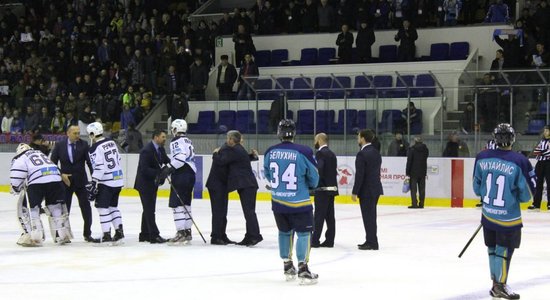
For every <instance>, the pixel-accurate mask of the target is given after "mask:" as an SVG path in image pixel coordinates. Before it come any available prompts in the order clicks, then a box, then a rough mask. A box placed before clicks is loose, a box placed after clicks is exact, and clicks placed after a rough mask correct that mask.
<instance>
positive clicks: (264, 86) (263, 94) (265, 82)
mask: <svg viewBox="0 0 550 300" xmlns="http://www.w3.org/2000/svg"><path fill="white" fill-rule="evenodd" d="M254 87H255V88H256V89H257V90H265V91H258V92H257V93H256V94H257V95H258V100H274V99H277V98H278V97H279V93H277V92H274V91H267V90H273V81H272V80H271V79H258V80H256V81H255V82H254Z"/></svg>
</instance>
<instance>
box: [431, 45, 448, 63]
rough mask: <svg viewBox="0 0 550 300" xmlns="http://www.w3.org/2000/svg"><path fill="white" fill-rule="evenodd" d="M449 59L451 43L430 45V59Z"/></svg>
mask: <svg viewBox="0 0 550 300" xmlns="http://www.w3.org/2000/svg"><path fill="white" fill-rule="evenodd" d="M447 59H449V44H448V43H435V44H432V45H431V46H430V60H447Z"/></svg>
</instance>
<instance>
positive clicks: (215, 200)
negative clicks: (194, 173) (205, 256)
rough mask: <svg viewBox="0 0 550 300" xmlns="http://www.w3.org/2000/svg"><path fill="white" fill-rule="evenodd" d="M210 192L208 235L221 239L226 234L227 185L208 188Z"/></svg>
mask: <svg viewBox="0 0 550 300" xmlns="http://www.w3.org/2000/svg"><path fill="white" fill-rule="evenodd" d="M208 193H209V194H210V205H211V208H212V233H211V234H210V237H211V238H213V239H215V238H217V239H223V238H225V237H226V236H227V234H226V233H225V230H226V228H227V206H228V202H229V201H228V197H227V187H219V188H215V189H213V188H208Z"/></svg>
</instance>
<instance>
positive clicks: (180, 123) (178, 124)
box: [170, 119, 187, 135]
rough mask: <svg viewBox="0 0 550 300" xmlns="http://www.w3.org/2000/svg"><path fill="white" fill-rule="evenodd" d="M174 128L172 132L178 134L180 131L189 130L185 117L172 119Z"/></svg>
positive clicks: (172, 127)
mask: <svg viewBox="0 0 550 300" xmlns="http://www.w3.org/2000/svg"><path fill="white" fill-rule="evenodd" d="M170 128H171V130H172V134H173V135H176V134H178V133H186V132H187V122H185V120H183V119H176V120H174V121H172V126H171V127H170Z"/></svg>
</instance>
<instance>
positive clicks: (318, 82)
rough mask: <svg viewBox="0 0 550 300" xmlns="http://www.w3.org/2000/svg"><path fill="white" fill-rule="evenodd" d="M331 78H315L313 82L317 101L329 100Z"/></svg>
mask: <svg viewBox="0 0 550 300" xmlns="http://www.w3.org/2000/svg"><path fill="white" fill-rule="evenodd" d="M331 86H332V77H323V76H322V77H316V78H315V81H314V82H313V87H314V88H315V90H316V91H315V93H316V94H317V98H318V99H329V98H330V94H331V89H330V88H331Z"/></svg>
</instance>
